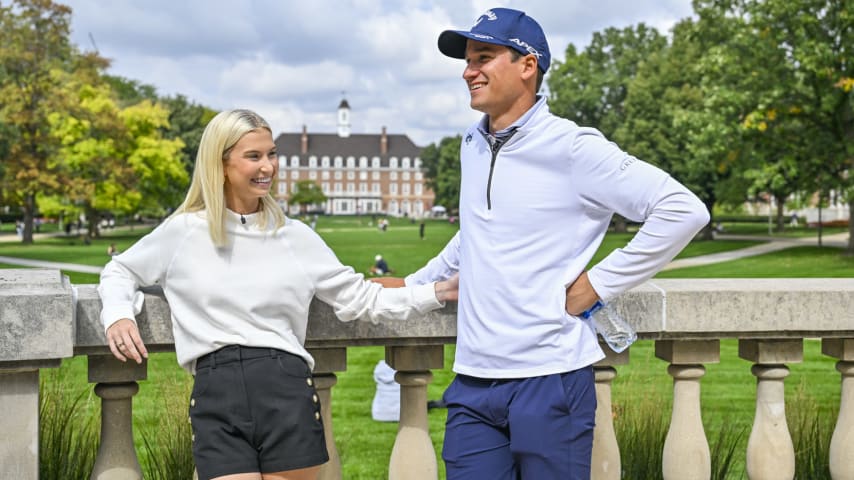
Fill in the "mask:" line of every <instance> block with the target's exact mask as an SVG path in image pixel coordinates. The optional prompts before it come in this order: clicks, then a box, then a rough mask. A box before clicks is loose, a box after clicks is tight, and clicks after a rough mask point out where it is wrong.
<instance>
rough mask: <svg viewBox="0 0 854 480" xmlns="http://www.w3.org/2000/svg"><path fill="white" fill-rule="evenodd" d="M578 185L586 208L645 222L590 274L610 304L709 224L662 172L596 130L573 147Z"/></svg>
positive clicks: (687, 194)
mask: <svg viewBox="0 0 854 480" xmlns="http://www.w3.org/2000/svg"><path fill="white" fill-rule="evenodd" d="M573 158H575V159H577V160H575V162H574V164H573V168H574V169H575V170H576V171H575V173H576V175H575V178H578V179H582V180H583V182H584V184H583V185H580V184H579V185H576V187H578V188H579V190H580V191H581V192H582V197H583V201H584V202H585V204H586V205H587V206H588V208H592V209H597V210H603V211H606V212H610V213H618V214H620V215H622V216H624V217H626V218H628V219H630V220H633V221H638V222H643V225H642V226H641V228H640V230H638V232H637V233H636V234H635V236H634V237H633V238H632V239H631V240H630V241H629V243H628V244H627V245H626V246H624V247H623V248H619V249H616V250H614V251H613V252H611V253H610V254H609V255H608V256H607V257H605V258H604V259H602V260H601V261H600V262H599V263H597V264H596V265H594V266H593V267H592V268H591V269H590V270H589V271H588V276H589V279H590V283H591V285H592V286H593V288H594V289H595V290H596V293H598V294H599V296H600V297H601V298H602V299H604V300H609V299H611V298H613V297H615V296H617V295H619V294H620V293H622V292H625V291H626V290H629V289H631V288H633V287H635V286H637V285H639V284H641V283H643V282H645V281H646V280H649V279H650V278H652V277H653V276H654V275H655V274H656V273H658V272H659V271H660V270H661V269H662V268H663V267H664V266H665V265H667V264H668V263H669V262H670V261H671V260H672V259H673V257H675V256H676V255H677V254H678V253H679V252H680V251H681V250H682V249H683V248H684V247H685V246H686V245H687V244H688V243H689V242H690V241H691V239H692V238H693V237H694V235H696V234H697V232H699V231H700V229H702V228H703V226H705V225H706V224H707V223H708V222H709V213H708V211H707V210H706V207H705V205H703V203H702V202H701V201H700V199H699V198H697V196H696V195H694V194H693V193H692V192H691V191H690V190H688V189H687V188H686V187H685V186H684V185H682V184H680V183H679V182H677V181H676V180H674V179H673V178H671V177H670V175H668V174H667V173H666V172H664V171H662V170H661V169H659V168H657V167H655V166H653V165H650V164H649V163H646V162H644V161H642V160H639V159H637V158H635V157H633V156H631V155H629V154H627V153H626V152H624V151H622V150H621V149H620V148H619V147H617V146H616V145H615V144H614V143H612V142H609V141H608V140H606V139H605V138H604V137H602V135H601V134H600V133H598V132H597V131H595V130H592V129H583V131H582V132H581V133H580V134H579V135H578V137H577V138H576V140H575V142H574V144H573Z"/></svg>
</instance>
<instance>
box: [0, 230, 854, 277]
mask: <svg viewBox="0 0 854 480" xmlns="http://www.w3.org/2000/svg"><path fill="white" fill-rule="evenodd" d="M51 235H55V234H50V233H40V234H35V235H34V239H38V238H43V237H46V236H51ZM9 237H11V238H9ZM717 238H718V239H720V240H724V239H731V240H760V241H763V240H764V241H767V243H763V244H760V245H754V246H752V247H747V248H741V249H738V250H730V251H728V252H720V253H712V254H709V255H700V256H699V257H690V258H680V259H677V260H673V261H672V262H670V263H669V264H668V265H667V266H666V267H664V268H663V270H673V269H676V268H685V267H696V266H700V265H709V264H712V263H720V262H727V261H729V260H736V259H738V258H744V257H752V256H755V255H762V254H764V253H768V252H776V251H778V250H785V249H787V248H792V247H799V246H804V245H818V239H817V238H816V237H791V238H780V237H758V236H753V235H726V234H721V235H718V236H717ZM8 241H20V239H19V238H18V237H17V236H16V235H3V236H0V242H8ZM822 245H825V246H833V247H845V246H847V245H848V233H846V232H843V233H836V234H833V235H824V236H823V237H822ZM0 263H5V264H8V265H20V266H24V267H42V268H58V269H60V270H66V271H69V272H82V273H95V274H100V273H101V269H102V267H94V266H92V265H79V264H74V263H61V262H47V261H43V260H30V259H24V258H14V257H2V256H0Z"/></svg>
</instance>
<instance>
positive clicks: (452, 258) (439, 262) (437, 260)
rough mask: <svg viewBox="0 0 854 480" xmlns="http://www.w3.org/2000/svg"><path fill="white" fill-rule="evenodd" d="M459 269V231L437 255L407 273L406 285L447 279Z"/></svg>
mask: <svg viewBox="0 0 854 480" xmlns="http://www.w3.org/2000/svg"><path fill="white" fill-rule="evenodd" d="M459 269H460V232H459V231H458V232H457V233H456V235H454V237H453V238H451V240H450V241H449V242H448V244H447V245H445V248H444V249H442V251H441V252H439V255H437V256H435V257H433V258H432V259H431V260H430V261H429V262H427V264H426V265H424V266H423V267H421V268H420V269H419V270H418V271H417V272H415V273H412V274H410V275H408V276H407V277H406V278H405V279H404V281H405V282H406V285H423V284H425V283H429V282H435V281H439V280H447V279H449V278H451V277H452V276H453V275H454V274H455V273H457V272H458V271H459Z"/></svg>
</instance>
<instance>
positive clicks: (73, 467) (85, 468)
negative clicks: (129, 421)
mask: <svg viewBox="0 0 854 480" xmlns="http://www.w3.org/2000/svg"><path fill="white" fill-rule="evenodd" d="M41 372H42V373H41V375H42V378H41V379H40V381H39V392H40V397H39V403H40V406H39V419H40V422H39V478H40V479H41V480H87V479H88V478H89V476H90V474H91V473H92V468H93V467H94V466H95V455H96V454H97V451H98V443H99V441H98V438H99V432H98V425H99V422H98V410H97V401H98V399H97V397H94V395H92V392H91V390H90V389H89V388H88V387H86V386H85V384H84V387H83V388H75V387H72V386H71V385H69V384H68V383H70V382H67V381H65V380H64V379H63V377H62V375H61V374H60V372H61V370H52V369H47V370H42V371H41Z"/></svg>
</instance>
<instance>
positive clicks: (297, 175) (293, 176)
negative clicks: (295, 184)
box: [291, 170, 299, 180]
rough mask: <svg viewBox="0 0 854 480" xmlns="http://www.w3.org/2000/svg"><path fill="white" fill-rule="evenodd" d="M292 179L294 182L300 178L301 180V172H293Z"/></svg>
mask: <svg viewBox="0 0 854 480" xmlns="http://www.w3.org/2000/svg"><path fill="white" fill-rule="evenodd" d="M291 178H292V179H293V180H296V179H298V178H299V172H298V171H296V170H291Z"/></svg>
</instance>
